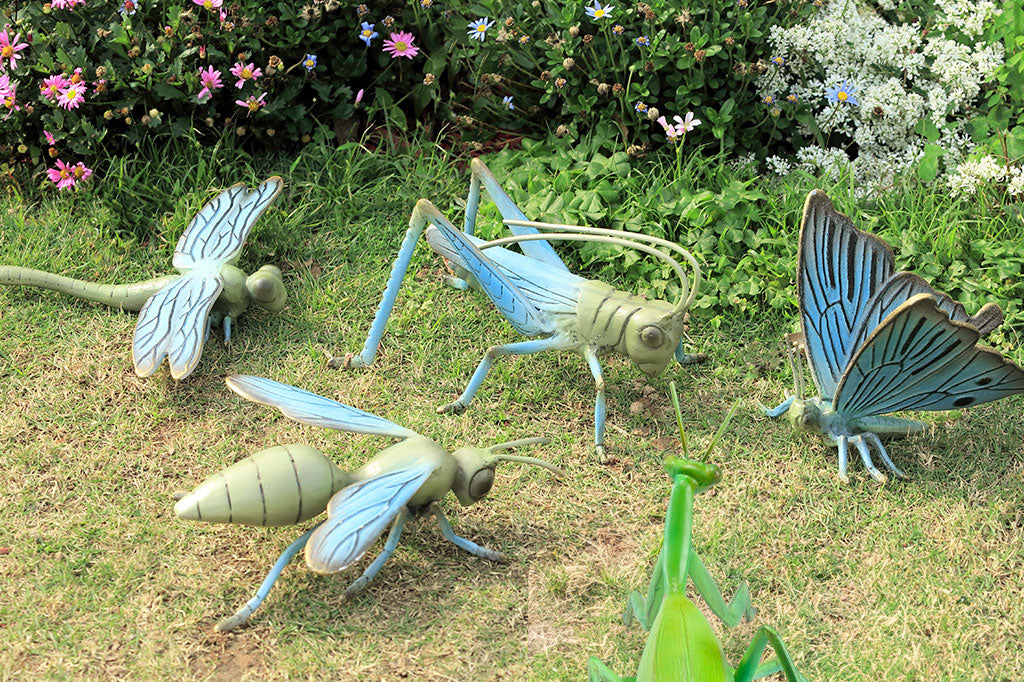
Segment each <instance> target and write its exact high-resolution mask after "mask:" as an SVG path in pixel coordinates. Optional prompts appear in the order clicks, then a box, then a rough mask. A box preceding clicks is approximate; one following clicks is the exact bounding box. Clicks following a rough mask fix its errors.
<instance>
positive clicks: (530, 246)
mask: <svg viewBox="0 0 1024 682" xmlns="http://www.w3.org/2000/svg"><path fill="white" fill-rule="evenodd" d="M470 165H471V167H472V173H473V176H474V178H476V179H479V181H480V182H481V184H483V186H484V189H486V190H487V194H488V195H490V197H491V201H493V202H494V205H495V206H497V207H498V212H499V213H501V217H502V218H504V219H505V220H529V218H527V217H526V214H525V213H523V212H522V211H520V210H519V207H518V206H516V204H515V202H514V201H512V198H511V197H509V195H508V194H506V193H505V190H504V189H502V187H501V185H500V184H499V183H498V180H497V178H495V177H494V174H493V173H491V169H490V168H488V167H487V164H485V163H484V162H483V161H481V160H480V159H479V158H475V159H473V161H472V162H471V164H470ZM470 193H471V197H470V201H468V202H466V203H467V206H466V210H467V211H469V210H476V208H477V205H476V204H474V203H473V202H472V189H471V190H470ZM508 229H509V230H510V231H511V232H512V234H514V235H523V234H538V231H537V229H536V228H533V227H527V226H525V225H509V226H508ZM519 248H521V249H522V250H523V253H525V254H526V255H527V256H529V257H530V258H533V259H534V260H538V261H540V262H541V263H544V264H545V265H547V266H548V268H549V269H551V268H553V269H554V270H555V271H558V272H565V273H568V272H569V268H567V267H566V266H565V263H563V262H562V259H561V258H559V257H558V253H557V252H556V251H555V249H554V247H552V246H551V243H550V242H548V241H527V242H520V244H519Z"/></svg>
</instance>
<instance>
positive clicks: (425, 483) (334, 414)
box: [174, 375, 564, 632]
mask: <svg viewBox="0 0 1024 682" xmlns="http://www.w3.org/2000/svg"><path fill="white" fill-rule="evenodd" d="M227 384H228V387H229V388H230V389H231V390H232V391H234V392H235V393H238V394H239V395H241V396H242V397H244V398H246V399H248V400H251V401H253V402H257V403H262V404H264V405H270V406H271V407H276V408H278V409H280V410H281V412H282V413H284V415H285V416H287V417H290V418H291V419H294V420H295V421H298V422H301V423H303V424H312V425H314V426H322V427H324V428H328V429H340V430H342V431H351V432H353V433H367V434H374V435H380V436H389V437H392V438H401V439H403V440H402V441H401V442H400V443H396V444H395V445H392V446H391V447H389V448H387V449H385V450H383V451H381V452H380V453H378V454H377V455H376V456H375V457H374V458H373V459H371V460H370V461H369V462H367V463H366V464H364V465H363V466H361V467H359V468H358V469H356V470H355V471H351V472H344V471H341V470H340V469H339V468H338V467H337V466H335V465H334V463H333V462H331V460H329V459H328V458H327V457H326V456H325V455H324V454H323V453H321V452H320V451H319V450H315V449H314V448H311V447H309V446H306V445H295V444H293V445H279V446H276V447H272V448H269V449H267V450H263V451H261V452H258V453H256V454H255V455H252V456H250V457H246V458H245V459H243V460H240V461H238V462H236V463H235V464H232V465H231V466H229V467H228V468H226V469H224V470H223V471H221V472H220V473H218V474H215V475H214V476H211V477H210V478H209V479H207V480H206V481H204V482H203V483H201V484H200V485H199V486H198V487H197V488H196V489H195V490H193V491H192V492H191V493H188V494H185V493H181V494H179V495H178V496H177V497H178V502H177V504H175V506H174V513H175V514H176V515H177V516H178V517H179V518H182V519H192V520H196V521H207V522H210V523H240V524H245V525H253V526H283V525H291V524H297V523H302V522H303V521H306V520H308V519H311V518H313V517H314V516H319V515H320V514H321V513H322V512H323V511H324V510H325V509H326V511H327V519H326V520H324V521H321V522H319V523H317V524H316V525H315V526H314V527H313V528H311V529H309V530H308V531H306V532H305V533H303V534H302V536H301V537H299V539H298V540H296V541H295V542H293V543H292V544H290V545H289V546H288V547H287V549H285V550H284V552H283V553H282V554H281V556H280V558H278V560H277V562H276V563H275V564H274V567H273V568H272V569H271V571H270V573H269V574H268V575H267V577H266V579H264V581H263V583H262V584H261V585H260V587H259V589H258V590H257V592H256V596H254V597H253V598H252V599H250V600H249V602H248V603H246V604H245V606H243V607H242V608H241V609H239V610H238V611H237V612H236V613H235V615H233V616H231V617H229V618H225V619H224V620H222V621H221V622H220V623H218V624H217V626H216V630H217V631H218V632H227V631H229V630H232V629H234V628H236V627H238V626H239V625H242V624H244V623H246V622H247V621H248V620H249V617H250V616H251V615H252V614H253V612H254V611H255V610H256V609H257V608H258V607H259V605H260V604H261V603H262V602H263V600H264V599H265V598H266V596H267V594H268V593H269V592H270V588H271V587H273V585H274V583H275V582H276V581H277V579H278V577H279V576H280V575H281V571H282V570H284V567H285V566H286V565H287V564H288V562H289V561H291V559H292V557H294V556H295V554H296V553H298V552H299V551H300V550H302V549H303V548H305V557H306V564H308V565H309V567H310V568H311V569H313V570H314V571H315V572H317V573H319V574H322V575H330V574H333V573H338V572H339V571H343V570H345V569H346V568H348V567H349V566H351V565H352V564H353V563H355V562H356V561H358V560H359V558H360V557H362V556H363V554H365V553H366V551H367V550H368V549H369V548H370V546H371V545H373V544H374V542H376V541H377V539H378V538H379V537H380V536H381V535H382V534H383V533H384V531H385V530H386V529H387V527H388V526H389V525H391V532H390V533H389V534H388V537H387V541H386V542H385V544H384V549H383V551H382V552H381V554H380V555H379V556H378V557H377V558H376V559H375V560H374V561H373V563H371V564H370V565H369V567H367V569H366V570H365V571H364V572H363V574H362V575H361V576H360V577H359V578H357V579H356V580H355V582H353V583H352V584H351V585H350V586H349V587H348V589H347V590H345V596H346V597H348V596H351V595H352V594H355V593H356V592H358V591H359V590H361V589H363V588H364V587H366V585H367V584H368V583H369V582H370V581H371V580H373V578H374V576H375V575H376V574H377V572H378V571H379V570H380V568H381V566H383V565H384V563H385V562H386V561H387V560H388V558H390V557H391V554H392V553H393V552H394V551H395V548H396V547H397V546H398V540H399V538H400V537H401V535H402V527H403V526H404V525H405V522H406V521H408V520H409V519H410V518H412V517H414V516H418V515H427V514H432V515H434V516H435V517H436V518H437V522H438V524H439V525H440V527H441V534H442V535H443V536H444V537H445V538H446V539H447V540H449V541H451V542H452V543H454V544H455V545H457V546H458V547H461V548H462V549H464V550H466V551H467V552H469V553H471V554H475V555H476V556H480V557H484V558H485V559H490V560H491V561H504V560H505V557H504V555H503V554H501V552H496V551H494V550H492V549H487V548H486V547H481V546H479V545H477V544H475V543H473V542H470V541H469V540H466V539H465V538H461V537H459V536H457V535H455V533H454V532H453V531H452V527H451V526H450V525H449V524H448V520H447V519H446V518H445V516H444V514H443V513H442V512H441V509H440V507H439V506H438V505H437V504H436V503H437V502H438V501H439V500H440V499H441V498H443V497H444V496H445V495H446V494H447V493H448V491H449V490H451V491H453V492H454V493H455V497H456V498H458V500H459V502H460V503H461V504H462V505H463V506H466V507H468V506H469V505H471V504H473V503H475V502H478V501H479V500H481V499H483V498H484V497H485V496H486V495H487V493H488V492H489V491H490V489H491V486H492V485H493V483H494V469H495V467H496V466H497V464H498V463H499V462H522V463H525V464H534V465H537V466H541V467H544V468H546V469H549V470H550V471H552V472H554V473H555V474H556V475H558V476H563V475H564V472H563V471H562V470H561V469H559V468H557V467H555V466H553V465H551V464H548V463H547V462H544V461H542V460H539V459H534V458H532V457H519V456H515V455H502V454H496V453H498V452H499V451H501V450H508V449H510V448H516V447H520V446H524V445H535V444H539V443H546V442H547V439H545V438H525V439H522V440H517V441H512V442H509V443H501V444H499V445H494V446H491V447H489V448H486V449H480V448H461V449H459V450H456V451H455V452H453V453H451V454H449V453H448V452H447V451H445V450H443V449H442V448H441V447H440V446H439V445H438V444H437V443H435V442H434V441H432V440H430V439H428V438H424V437H423V436H421V435H419V434H418V433H416V432H415V431H411V430H409V429H406V428H404V427H401V426H399V425H398V424H395V423H392V422H390V421H388V420H386V419H382V418H381V417H377V416H374V415H372V414H369V413H368V412H363V411H362V410H357V409H355V408H354V407H349V406H348V405H344V404H342V403H339V402H335V401H333V400H330V399H328V398H324V397H322V396H319V395H316V394H315V393H310V392H309V391H304V390H302V389H300V388H295V387H294V386H289V385H288V384H282V383H279V382H276V381H271V380H270V379H263V378H261V377H255V376H247V375H234V376H230V377H228V379H227ZM392 522H393V523H392Z"/></svg>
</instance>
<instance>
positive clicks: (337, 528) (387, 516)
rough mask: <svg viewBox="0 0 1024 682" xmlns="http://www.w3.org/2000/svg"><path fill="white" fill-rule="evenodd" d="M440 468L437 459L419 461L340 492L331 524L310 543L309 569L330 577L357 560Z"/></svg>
mask: <svg viewBox="0 0 1024 682" xmlns="http://www.w3.org/2000/svg"><path fill="white" fill-rule="evenodd" d="M436 468H437V461H436V460H433V459H429V458H422V459H416V460H414V461H413V462H412V463H410V464H409V465H407V466H405V467H403V468H401V469H398V470H391V471H387V472H384V473H382V474H381V475H379V476H376V477H374V478H369V479H364V480H362V481H357V482H356V483H353V484H352V485H350V486H347V487H345V488H342V489H341V490H339V491H338V492H336V493H335V494H334V497H332V498H331V501H330V502H329V503H328V505H327V521H325V522H324V523H323V525H321V526H320V527H319V528H317V529H316V530H315V531H314V532H313V535H311V536H310V538H309V542H308V543H307V544H306V563H307V564H308V565H309V567H310V568H311V569H313V570H314V571H316V572H317V573H320V574H329V573H337V572H338V571H341V570H344V569H346V568H348V567H349V566H350V565H351V564H352V563H353V562H355V561H357V560H358V559H359V557H361V556H362V555H363V554H364V553H365V552H366V550H367V549H369V548H370V545H372V544H373V543H374V542H375V541H376V540H377V538H379V537H380V536H381V534H382V533H383V532H384V530H385V529H386V528H387V527H388V525H390V523H391V522H392V521H393V520H394V518H395V517H396V516H397V515H398V512H400V511H401V510H402V507H404V506H405V504H406V503H407V502H408V501H409V499H410V498H411V497H412V496H413V495H414V494H416V491H417V490H419V489H420V486H422V485H423V483H424V482H425V481H426V480H427V479H428V478H430V475H431V474H432V473H433V472H434V470H435V469H436Z"/></svg>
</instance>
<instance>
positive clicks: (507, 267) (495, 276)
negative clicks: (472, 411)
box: [330, 159, 704, 459]
mask: <svg viewBox="0 0 1024 682" xmlns="http://www.w3.org/2000/svg"><path fill="white" fill-rule="evenodd" d="M481 186H482V187H483V188H485V189H486V190H487V192H488V194H489V195H490V196H491V199H492V200H493V201H494V203H495V205H496V206H497V208H498V211H499V212H500V213H501V215H502V218H503V222H504V223H505V224H506V225H508V226H509V229H510V230H511V231H512V232H513V236H511V237H505V238H503V239H496V240H493V241H489V242H485V241H483V240H481V239H478V238H476V237H474V236H473V231H474V228H475V225H476V214H477V209H478V207H479V204H480V190H481ZM428 223H429V224H430V225H431V226H432V227H430V228H429V229H427V227H428ZM538 228H539V229H542V230H555V231H556V232H554V233H552V234H541V233H540V232H538ZM424 231H426V235H427V241H428V242H429V244H430V247H431V248H432V249H433V250H434V251H436V252H437V253H438V254H440V255H441V256H443V257H444V258H446V259H447V260H448V261H450V262H451V263H452V264H453V265H454V267H455V270H456V271H457V272H458V273H459V274H460V276H461V277H462V278H463V279H456V278H450V280H449V283H450V284H452V285H453V286H455V287H456V288H459V289H466V288H468V287H470V286H473V287H475V288H478V289H481V290H482V291H483V292H484V293H485V294H486V295H487V297H488V298H490V300H491V302H492V303H494V305H495V307H497V308H498V310H499V312H501V314H502V315H503V316H504V317H505V319H507V320H508V321H509V323H510V324H511V325H512V326H513V327H515V329H516V331H518V332H519V333H520V334H523V335H524V336H541V337H543V338H540V339H534V340H531V341H522V342H519V343H507V344H503V345H499V346H492V347H490V348H488V349H487V353H486V354H485V355H484V358H483V360H482V361H481V362H480V364H479V366H478V367H477V368H476V371H475V372H474V373H473V376H472V378H471V379H470V380H469V384H468V385H467V386H466V389H465V390H464V391H463V392H462V395H461V396H459V398H458V399H457V400H455V401H454V402H451V403H448V404H447V405H444V406H442V407H440V408H438V412H454V413H461V412H463V411H464V410H465V409H466V408H467V407H468V405H469V403H470V401H471V400H472V399H473V396H474V395H476V392H477V390H478V389H479V388H480V385H481V384H482V383H483V381H484V378H485V377H486V376H487V373H488V372H489V371H490V369H491V366H492V365H493V364H494V361H495V360H496V359H497V358H499V357H501V356H504V355H527V354H531V353H539V352H541V351H546V350H568V351H573V352H576V353H578V354H580V355H582V356H583V357H584V359H585V360H586V361H587V364H588V366H589V367H590V371H591V373H592V374H593V376H594V381H595V384H596V387H597V398H596V402H595V406H594V444H595V449H596V450H597V452H598V454H599V455H600V456H601V458H602V459H604V452H605V446H604V426H605V412H606V408H605V382H604V376H603V374H602V371H601V363H600V361H599V357H600V356H601V355H603V354H605V353H609V352H614V353H618V354H620V355H625V356H626V357H628V358H629V359H631V360H632V361H633V362H634V363H635V364H636V365H637V366H638V367H639V368H640V369H641V371H643V372H644V373H645V374H647V375H648V376H651V377H656V376H658V375H659V374H661V373H662V372H663V371H664V370H665V367H666V366H667V365H668V364H669V362H671V360H672V359H673V357H675V359H676V360H678V361H679V362H680V363H683V364H689V363H692V362H699V361H701V360H703V359H704V356H703V355H687V354H686V353H685V352H684V351H683V345H682V342H681V338H682V336H683V331H684V329H683V327H684V316H685V314H686V311H687V309H688V308H689V307H690V305H691V304H692V303H693V301H694V299H695V298H696V296H697V288H698V286H699V284H700V266H699V265H698V264H697V261H696V260H695V259H694V257H693V256H692V255H691V254H690V253H689V252H688V251H686V250H685V249H683V248H682V247H681V246H679V245H678V244H673V243H672V242H669V241H667V240H665V239H659V238H657V237H651V236H648V235H644V234H639V233H635V232H624V231H620V230H607V229H602V228H595V227H579V226H574V225H559V224H553V223H541V222H535V221H531V220H527V219H526V215H525V214H523V212H522V211H521V210H520V209H519V207H517V206H516V205H515V204H514V203H513V202H512V200H511V199H510V198H509V196H508V195H507V194H505V192H504V191H503V190H502V188H501V186H500V185H499V184H498V181H497V180H496V179H495V178H494V176H493V175H492V174H491V172H490V170H489V169H488V168H487V166H486V165H484V163H483V161H481V160H480V159H473V162H472V179H471V182H470V189H469V197H468V199H467V202H466V223H465V230H464V232H462V231H459V230H458V229H456V228H455V227H454V226H452V224H451V223H449V222H448V220H447V219H446V218H445V217H444V215H443V214H442V213H441V212H440V211H439V210H438V209H437V208H436V207H435V206H434V205H433V204H431V203H430V202H429V201H427V200H426V199H421V200H420V201H419V202H418V203H417V204H416V207H415V209H414V210H413V212H412V217H411V218H410V220H409V229H408V231H407V232H406V233H405V239H404V240H403V242H402V248H401V250H400V252H399V254H398V258H397V259H396V260H395V263H394V265H393V266H392V269H391V276H390V278H389V280H388V284H387V288H386V289H385V291H384V297H383V299H382V300H381V302H380V306H379V307H378V308H377V313H376V316H375V317H374V320H373V325H372V326H371V328H370V332H369V334H368V336H367V338H366V343H365V344H364V345H363V349H362V350H361V351H360V352H359V354H358V355H352V354H348V355H346V356H345V357H343V358H334V359H333V360H331V363H330V364H331V366H339V365H341V366H346V367H347V366H352V367H367V366H369V365H370V364H371V363H372V362H373V360H374V357H375V356H376V354H377V348H378V346H379V345H380V340H381V337H382V336H383V334H384V328H385V326H386V324H387V321H388V317H389V316H390V315H391V310H392V308H393V306H394V304H395V298H396V297H397V295H398V289H399V287H400V286H401V284H402V279H403V278H404V277H405V272H406V270H407V269H408V267H409V261H410V259H411V258H412V254H413V250H414V249H415V248H416V242H417V241H418V240H419V238H420V235H422V234H423V233H424ZM549 240H562V241H592V242H604V243H608V244H615V245H619V246H625V247H627V248H632V249H637V250H639V251H642V252H644V253H647V254H649V255H652V256H654V257H656V258H660V259H661V260H663V261H665V262H666V263H668V264H669V266H671V267H672V269H673V271H674V272H675V273H676V274H677V275H678V277H679V281H680V295H679V301H678V302H677V303H675V304H674V305H673V304H671V303H667V302H665V301H660V300H647V299H646V298H643V297H641V296H636V295H634V294H630V293H628V292H625V291H618V290H616V289H614V288H613V287H611V286H609V285H607V284H605V283H603V282H598V281H593V280H587V279H584V278H582V277H578V276H576V275H574V274H572V273H571V272H569V269H568V268H567V267H566V266H565V264H564V263H563V262H562V260H561V259H560V258H559V257H558V254H557V253H556V252H555V250H554V249H553V248H552V247H551V245H550V244H549V243H548V241H549ZM513 243H518V244H520V245H521V248H522V250H523V253H522V254H519V253H516V252H514V251H509V250H508V249H505V248H502V247H503V246H505V245H509V244H513ZM650 245H653V246H658V247H662V248H664V249H666V250H667V251H668V253H666V252H664V251H659V250H658V249H655V248H653V247H652V246H650ZM485 250H486V252H487V254H486V255H484V253H483V251H485ZM674 256H678V257H679V258H680V259H681V260H683V261H685V262H686V264H687V265H688V266H689V267H690V268H692V273H693V281H692V286H691V281H690V278H689V277H688V276H687V274H686V272H685V271H684V270H683V267H682V266H681V265H680V264H679V262H678V261H677V260H676V258H675V257H674Z"/></svg>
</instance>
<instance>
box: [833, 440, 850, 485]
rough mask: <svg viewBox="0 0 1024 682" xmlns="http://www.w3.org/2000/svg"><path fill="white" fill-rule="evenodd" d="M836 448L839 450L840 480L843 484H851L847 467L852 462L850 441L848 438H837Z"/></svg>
mask: <svg viewBox="0 0 1024 682" xmlns="http://www.w3.org/2000/svg"><path fill="white" fill-rule="evenodd" d="M836 447H838V448H839V480H840V481H842V482H843V483H849V482H850V476H849V474H848V473H847V466H848V465H849V462H850V452H849V441H848V440H847V438H846V436H838V437H836Z"/></svg>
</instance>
